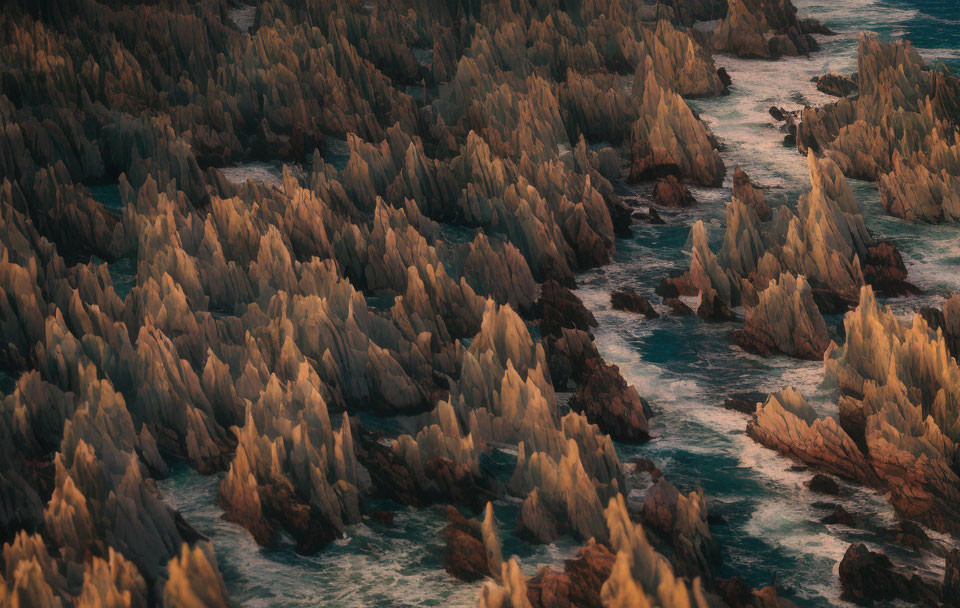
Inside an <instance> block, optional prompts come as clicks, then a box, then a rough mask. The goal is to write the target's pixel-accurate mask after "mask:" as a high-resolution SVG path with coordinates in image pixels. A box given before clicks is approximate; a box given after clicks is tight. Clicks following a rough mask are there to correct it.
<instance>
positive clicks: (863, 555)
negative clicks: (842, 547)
mask: <svg viewBox="0 0 960 608" xmlns="http://www.w3.org/2000/svg"><path fill="white" fill-rule="evenodd" d="M840 585H841V586H842V587H843V596H842V597H843V599H846V600H848V601H854V602H857V603H870V602H875V601H893V600H903V601H906V602H910V603H916V604H921V605H936V604H937V603H939V595H940V593H939V590H938V589H937V588H936V587H935V586H934V585H932V584H930V583H928V582H926V581H924V580H922V579H921V578H920V577H919V576H917V575H913V576H912V577H907V576H906V575H904V574H901V573H900V572H897V571H895V570H894V568H893V563H892V562H891V561H890V559H889V558H888V557H887V556H886V555H884V554H882V553H875V552H873V551H870V550H869V549H867V547H866V546H865V545H863V544H862V543H858V544H855V545H850V547H849V548H848V549H847V551H846V553H844V554H843V560H841V562H840Z"/></svg>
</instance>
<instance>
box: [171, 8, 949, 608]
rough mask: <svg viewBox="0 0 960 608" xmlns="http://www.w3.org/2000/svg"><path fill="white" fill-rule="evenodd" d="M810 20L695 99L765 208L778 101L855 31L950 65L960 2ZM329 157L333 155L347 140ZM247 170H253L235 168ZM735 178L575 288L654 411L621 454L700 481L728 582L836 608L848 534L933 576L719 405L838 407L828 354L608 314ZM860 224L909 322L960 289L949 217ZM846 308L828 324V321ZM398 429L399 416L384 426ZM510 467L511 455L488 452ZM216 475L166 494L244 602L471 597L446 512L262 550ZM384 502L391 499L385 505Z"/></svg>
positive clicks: (837, 55)
mask: <svg viewBox="0 0 960 608" xmlns="http://www.w3.org/2000/svg"><path fill="white" fill-rule="evenodd" d="M794 3H795V4H796V5H797V6H798V8H799V10H800V12H801V14H802V15H804V16H813V17H817V18H819V19H821V20H822V21H823V22H824V23H826V24H827V25H829V26H830V27H831V28H833V29H834V30H835V31H837V32H838V35H837V36H832V37H821V38H820V41H821V44H822V50H821V51H820V52H819V53H816V54H815V55H813V56H811V57H809V58H789V59H782V60H780V61H776V62H767V61H747V60H740V59H735V58H731V57H724V56H720V57H718V58H717V62H718V64H719V65H722V66H724V67H725V68H726V69H727V71H728V72H729V73H730V75H731V77H732V79H733V82H734V87H733V89H732V91H731V94H730V95H729V96H726V97H722V98H718V99H711V100H699V101H697V102H696V103H694V104H693V105H694V106H695V109H696V110H697V111H698V112H699V113H700V114H701V116H702V117H703V118H704V119H705V120H706V121H707V122H708V123H709V125H710V127H711V128H712V129H713V131H714V132H715V134H716V135H717V136H718V137H719V138H721V139H722V140H723V142H724V144H725V149H724V150H723V156H724V161H725V162H726V164H727V166H728V168H729V169H730V174H731V175H732V169H733V168H734V167H736V166H740V167H742V168H743V169H744V170H745V171H747V172H748V173H749V174H750V176H751V177H752V178H753V179H754V181H756V182H758V183H759V184H761V185H763V186H764V187H766V188H767V199H768V202H769V203H770V204H771V205H772V206H773V205H779V204H788V205H794V204H795V203H796V200H797V197H798V196H799V195H800V194H801V193H802V192H803V191H804V190H805V189H806V188H807V187H808V180H807V173H806V163H805V160H804V159H803V158H802V157H801V156H800V155H798V154H797V152H796V151H795V150H793V149H788V148H785V147H784V146H783V145H782V143H781V141H782V134H781V133H779V132H778V131H777V128H776V125H775V124H774V121H773V119H772V118H770V116H769V114H768V111H767V110H768V108H769V107H770V106H772V105H777V106H781V107H784V108H787V109H799V108H800V107H802V106H803V105H805V104H819V103H825V102H828V101H830V99H829V98H827V97H825V96H824V95H822V94H821V93H819V92H818V91H817V90H816V89H815V87H814V85H813V83H812V82H811V78H813V77H815V76H817V75H820V74H822V73H824V72H827V71H837V72H846V73H849V72H852V71H854V70H855V69H856V45H857V32H858V31H860V30H871V31H874V32H877V33H879V34H880V35H881V36H882V37H884V38H887V39H891V38H903V37H906V38H909V39H910V40H912V41H913V42H914V44H915V45H916V46H917V47H918V49H919V50H920V51H921V53H922V54H923V56H924V57H925V58H926V59H927V60H928V61H930V62H938V63H942V64H943V65H944V66H946V67H947V68H948V69H951V70H958V69H960V7H958V3H957V1H956V0H897V1H896V2H893V1H880V0H876V1H873V0H829V1H827V0H794ZM333 153H334V154H335V155H336V156H337V158H336V159H335V160H336V161H337V162H342V161H343V158H342V155H343V154H344V149H343V146H342V145H341V146H338V147H337V149H336V150H334V151H333ZM245 171H246V173H245ZM276 174H277V170H276V168H275V167H273V166H269V165H264V164H260V165H256V166H251V167H243V168H238V170H237V171H236V174H235V175H233V176H232V178H239V179H242V178H244V177H247V176H248V175H249V176H252V177H255V178H259V179H264V180H271V179H272V180H275V179H276ZM729 186H730V183H729V179H728V183H727V184H726V187H723V188H719V189H699V188H698V189H694V194H695V195H696V196H697V198H698V200H699V201H700V204H699V205H698V206H697V207H695V208H693V209H690V210H687V211H684V212H683V213H681V214H677V215H671V216H666V220H667V223H666V224H664V225H660V226H646V225H638V226H636V227H634V229H633V235H632V236H631V237H630V238H627V239H622V240H621V241H619V242H618V253H617V257H616V261H615V263H614V264H612V265H610V266H607V267H605V268H602V269H598V270H596V271H593V272H590V273H587V274H584V275H583V276H581V277H580V278H579V285H580V287H579V290H578V294H579V295H580V297H581V298H583V300H584V301H585V303H586V304H587V305H588V306H589V307H590V308H591V309H592V310H593V311H594V312H595V314H596V315H597V318H598V320H599V321H600V328H599V329H598V330H597V331H596V332H595V333H596V335H597V341H598V345H599V347H600V349H601V351H602V353H603V355H604V356H605V357H606V358H607V359H608V361H610V362H611V363H615V364H617V365H619V366H620V368H621V371H622V372H623V374H624V375H625V376H626V378H627V379H628V381H630V382H631V383H633V384H635V385H636V386H637V389H638V390H639V392H640V394H641V395H644V396H646V397H647V398H648V399H649V400H650V401H651V403H652V404H653V406H654V409H655V410H656V412H657V414H658V415H657V417H656V418H655V419H654V424H653V433H654V438H653V440H652V441H651V442H649V443H647V444H644V445H642V446H626V445H622V446H619V451H620V455H621V458H622V459H623V460H625V461H626V460H628V459H629V458H630V457H632V456H635V455H643V456H646V457H649V458H652V459H653V460H654V461H655V462H656V463H657V464H658V465H659V466H660V467H661V469H663V470H664V472H665V473H666V475H667V476H668V478H670V479H671V480H672V481H673V482H674V483H675V484H677V485H678V486H680V488H681V489H682V490H689V489H691V488H693V487H695V486H698V485H699V486H702V487H703V488H704V490H705V492H706V494H707V496H708V501H709V504H710V508H711V511H712V512H714V513H716V514H718V515H720V516H721V517H722V520H723V523H720V524H718V525H713V526H712V530H713V532H714V534H715V536H716V537H717V538H718V540H719V541H720V543H721V544H722V546H723V547H724V564H725V565H724V570H723V572H722V573H721V574H724V575H734V574H736V575H739V576H742V577H743V578H745V579H746V581H747V582H748V583H749V584H750V585H752V586H759V585H765V584H770V583H777V584H778V585H779V586H780V588H781V589H783V590H784V592H785V595H787V596H788V597H790V598H791V599H793V600H794V601H796V602H797V603H798V604H799V605H801V606H835V605H843V602H841V601H840V599H839V595H840V590H839V584H838V582H837V566H838V563H839V560H840V558H841V557H842V555H843V552H844V551H845V550H846V548H847V546H848V545H849V544H850V543H851V542H855V541H861V542H866V543H867V544H868V545H871V546H874V547H882V548H883V549H884V550H885V551H886V552H887V553H888V554H889V555H890V556H891V557H892V558H893V559H894V561H895V562H898V563H902V564H906V565H909V566H911V567H913V568H915V569H916V570H918V571H920V572H921V573H927V574H928V575H929V576H931V577H938V576H942V570H940V569H942V560H941V561H940V563H939V564H938V563H937V561H936V560H933V559H927V558H926V557H925V556H923V555H917V554H915V553H908V552H905V551H902V550H898V549H897V548H896V547H895V546H894V545H892V544H891V543H889V537H888V534H887V533H886V532H885V529H886V528H888V527H889V526H890V525H892V524H893V522H894V521H895V520H894V515H893V512H892V510H891V509H890V507H889V506H888V504H887V503H886V501H885V500H884V498H883V497H882V496H880V495H878V494H877V493H875V492H871V491H866V490H863V489H859V488H855V487H852V486H847V487H845V490H846V491H845V494H844V495H843V496H841V497H839V498H838V499H836V500H833V499H831V500H832V501H833V502H837V503H839V504H842V505H843V506H844V507H845V508H846V509H847V510H848V511H850V512H852V513H854V514H855V515H856V516H857V517H858V518H859V519H860V520H861V522H862V523H863V525H862V526H861V527H860V528H858V529H856V530H854V529H850V528H845V527H843V526H839V525H825V524H822V523H819V520H820V519H821V518H822V517H823V516H824V515H826V514H827V512H826V511H825V510H824V509H823V507H822V505H819V506H818V505H817V504H816V503H817V502H818V501H820V500H823V498H822V497H818V496H816V495H814V494H812V493H810V492H809V491H808V490H807V489H806V488H805V487H804V485H803V482H804V481H806V480H808V479H809V478H810V475H811V474H810V473H809V472H804V471H800V470H796V468H795V467H794V466H793V465H794V463H792V462H791V461H788V460H786V459H784V458H781V457H780V456H778V455H776V454H775V453H774V452H772V451H770V450H767V449H765V448H762V447H760V446H758V445H757V444H755V443H754V442H753V441H752V440H750V439H749V438H748V437H747V436H746V435H745V432H744V430H745V426H746V422H747V418H746V417H745V416H743V415H741V414H738V413H735V412H730V411H727V410H725V409H723V408H722V407H721V405H722V403H723V401H724V399H725V398H726V397H727V396H729V395H730V394H733V393H737V392H745V391H774V390H778V389H780V388H783V387H785V386H788V385H790V386H794V387H796V388H797V389H799V390H801V391H802V392H803V393H804V394H806V395H807V396H808V397H809V398H811V402H812V403H813V404H814V405H815V407H817V408H818V409H819V410H820V411H821V412H823V413H831V412H835V410H836V406H835V404H834V403H833V401H832V395H831V394H830V393H829V392H827V391H824V390H821V389H820V386H819V385H820V382H821V380H822V364H821V363H818V362H798V361H795V360H791V359H788V358H781V357H774V358H770V359H761V358H759V357H754V356H752V355H748V354H745V353H744V352H742V351H740V350H739V349H737V348H736V347H734V346H733V345H732V342H731V340H730V332H731V331H732V330H733V329H734V328H735V325H734V324H710V325H707V324H704V323H701V322H700V321H699V320H697V319H696V318H675V317H669V316H663V317H662V318H661V319H658V320H653V321H642V320H638V317H636V316H633V315H626V314H624V313H619V312H616V311H612V310H611V309H610V308H609V300H608V298H609V292H610V290H611V289H613V288H616V287H621V286H632V287H634V288H635V289H637V291H639V292H641V293H644V294H645V295H647V296H653V290H654V288H655V286H656V285H657V283H658V282H659V280H660V279H661V278H662V277H663V276H664V275H666V274H667V273H668V272H669V271H670V270H672V269H675V268H681V267H685V266H686V264H687V262H686V256H685V254H684V248H685V246H686V242H687V236H688V233H689V229H690V226H691V225H692V224H693V223H694V222H695V221H696V220H698V219H702V220H704V222H705V223H706V224H707V226H708V229H709V231H710V236H711V239H712V241H713V243H714V245H715V246H719V241H720V239H721V237H722V232H723V209H724V204H725V203H726V202H727V201H728V200H729V197H730V194H731V191H730V188H729ZM853 186H854V190H855V193H856V195H857V198H858V201H859V203H860V205H861V206H862V208H863V210H864V215H865V217H866V221H867V226H868V227H869V228H870V230H871V231H872V232H873V233H874V234H875V235H877V236H879V237H882V238H887V239H890V240H892V241H893V242H895V243H896V245H897V246H898V247H899V248H900V250H901V252H902V253H903V255H904V258H905V261H906V263H907V265H908V268H909V272H910V279H911V280H912V281H913V282H914V283H915V284H917V285H918V286H919V287H920V288H921V289H923V290H924V292H925V293H924V295H923V296H920V297H914V298H909V299H900V300H895V301H892V302H891V304H893V305H894V306H895V307H896V309H897V310H900V311H902V312H903V313H904V314H909V313H911V312H912V311H913V310H915V309H916V308H917V307H919V306H920V305H922V304H926V303H928V302H936V301H937V300H938V299H939V298H941V297H942V296H943V295H944V294H946V293H948V292H950V291H957V290H960V238H958V237H960V234H958V230H960V229H958V228H957V227H956V226H927V225H911V224H907V223H905V222H902V221H900V220H897V219H895V218H890V217H886V216H884V215H883V212H882V209H881V208H880V203H879V196H878V194H877V190H876V187H875V186H874V185H873V184H868V183H860V182H855V183H853ZM839 322H840V319H839V318H830V319H828V323H829V324H832V325H836V324H837V323H839ZM392 424H395V425H397V427H398V428H403V424H404V421H392ZM495 457H496V458H499V459H501V460H502V462H500V463H499V464H500V465H502V468H503V469H504V470H505V471H508V470H509V467H510V465H511V462H512V457H511V455H509V454H497V455H496V456H495ZM218 482H219V478H217V477H216V476H214V477H202V476H199V475H197V474H196V473H193V472H191V471H189V470H188V469H187V468H185V467H183V468H179V469H177V470H175V472H174V474H173V475H172V476H171V477H170V478H169V479H167V480H164V481H162V482H161V484H160V485H161V488H162V490H163V492H164V494H165V498H166V500H167V502H169V503H170V504H171V505H172V506H174V507H176V508H178V509H180V511H181V512H182V513H183V515H184V517H185V518H186V519H187V520H188V521H189V522H190V523H192V524H193V525H194V526H196V527H197V528H198V529H199V530H200V532H202V533H203V534H206V535H207V536H209V537H210V538H211V539H212V540H213V541H214V543H215V546H216V550H217V556H218V560H219V563H220V567H221V569H222V570H223V572H224V575H225V577H226V579H227V581H228V585H229V586H230V590H231V592H232V594H233V595H234V597H235V598H236V599H237V601H238V602H239V603H240V604H242V605H244V606H382V607H387V606H471V605H474V603H475V598H476V593H477V589H478V586H477V585H467V584H462V583H459V582H457V581H454V580H453V579H452V578H451V577H449V576H448V575H446V573H445V572H444V571H443V570H442V565H441V558H442V536H441V530H442V528H443V526H444V523H445V522H444V518H443V513H442V511H440V510H435V509H424V510H419V511H418V510H406V509H400V510H399V511H398V512H397V514H396V525H395V526H394V527H393V528H385V527H382V526H379V525H377V524H373V523H370V524H369V525H366V524H362V525H358V526H354V527H352V528H350V530H349V532H348V535H347V537H346V538H344V539H341V540H340V541H337V542H336V543H335V544H334V545H333V546H332V547H330V548H328V549H327V550H325V551H324V552H322V553H320V554H318V555H316V556H312V557H304V556H300V555H297V554H295V553H294V552H293V550H292V543H288V544H287V545H286V546H284V547H281V548H279V549H276V550H271V551H265V550H261V549H259V548H258V547H257V546H256V544H255V543H254V541H253V540H252V538H251V537H250V535H249V534H248V533H247V532H246V531H245V530H243V529H242V528H240V527H238V526H235V525H233V524H230V523H227V522H225V521H223V520H222V519H221V514H222V512H221V510H220V509H219V507H218V506H217V504H216V485H217V483H218ZM393 508H396V506H394V507H393ZM516 508H517V503H516V502H511V501H508V500H505V501H501V502H500V504H498V505H497V510H498V513H499V514H500V515H501V516H502V517H501V519H502V520H504V521H512V517H511V513H510V512H511V511H512V510H515V509H516ZM504 534H505V538H504V544H505V547H504V553H505V554H510V553H515V554H517V555H519V556H520V557H521V560H522V563H523V566H524V569H525V570H526V571H527V572H528V573H530V574H532V573H533V572H535V570H536V567H537V564H538V563H553V564H557V563H560V562H561V561H562V560H563V559H564V558H566V557H568V556H570V555H571V554H572V553H573V552H574V551H575V550H576V547H575V545H574V544H573V543H572V542H565V543H557V544H553V545H547V546H540V547H533V546H529V545H526V544H524V543H523V542H521V541H520V540H518V539H516V538H513V537H511V536H510V534H509V531H508V530H505V531H504Z"/></svg>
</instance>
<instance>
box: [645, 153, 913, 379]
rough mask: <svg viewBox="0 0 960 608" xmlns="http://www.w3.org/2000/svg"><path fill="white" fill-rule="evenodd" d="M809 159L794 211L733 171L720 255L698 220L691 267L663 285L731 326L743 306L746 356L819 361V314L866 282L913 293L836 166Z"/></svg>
mask: <svg viewBox="0 0 960 608" xmlns="http://www.w3.org/2000/svg"><path fill="white" fill-rule="evenodd" d="M807 162H808V166H809V173H810V184H811V190H810V192H808V193H806V194H803V195H802V196H801V197H800V200H799V201H798V203H797V208H796V212H794V211H792V210H791V209H790V208H789V207H787V206H786V205H784V206H781V207H780V209H779V210H777V211H776V212H773V211H771V210H770V208H769V207H768V206H767V203H766V201H765V198H764V194H763V191H762V189H760V188H759V187H757V186H756V185H755V184H754V183H753V182H752V181H751V180H750V179H749V177H748V176H747V175H746V174H745V173H744V172H743V171H741V170H740V169H737V171H736V172H735V176H734V188H733V197H732V199H731V202H730V203H728V204H727V207H726V226H725V232H724V238H723V244H722V246H721V248H720V250H719V251H718V252H716V253H714V252H713V250H712V249H711V248H710V246H709V244H708V239H707V232H706V227H705V225H704V224H703V222H702V221H698V222H697V223H695V224H694V225H693V228H692V229H691V232H690V243H691V258H690V268H689V270H687V271H686V272H684V273H682V274H681V275H679V276H675V277H670V278H667V279H665V280H664V281H663V283H662V284H661V286H660V288H659V293H660V294H661V295H662V296H664V297H666V298H671V297H676V296H678V295H686V296H698V297H699V306H698V308H697V314H698V315H699V316H700V317H702V318H704V319H706V320H732V319H734V318H735V315H734V312H733V310H734V309H735V308H738V307H743V309H744V327H743V329H740V330H737V331H735V332H734V340H735V341H736V343H737V344H739V345H740V346H741V347H742V348H744V349H745V350H747V351H749V352H752V353H757V354H760V355H764V356H766V355H770V354H773V353H775V352H780V353H784V354H786V355H789V356H793V357H798V358H803V359H814V360H816V359H820V358H822V357H823V354H824V352H825V351H826V349H827V346H828V344H829V342H830V340H829V337H828V333H827V326H826V323H825V322H824V320H823V316H822V313H834V312H839V311H842V310H844V309H846V308H848V307H850V306H852V305H854V304H855V303H856V301H857V297H858V294H859V291H860V289H861V288H862V287H863V286H864V285H873V286H875V287H876V288H877V289H878V290H881V291H883V292H884V293H887V294H893V295H898V294H904V293H911V292H912V291H914V289H915V288H914V287H913V286H912V285H911V284H910V283H908V282H907V281H906V268H905V266H904V264H903V261H902V259H901V257H900V254H899V253H898V252H897V250H896V248H895V247H894V246H893V245H892V244H890V243H888V242H886V241H879V240H877V239H875V238H874V237H873V236H872V235H871V234H870V233H869V232H868V231H867V228H866V225H865V224H864V221H863V216H862V214H861V212H860V208H859V206H858V204H857V201H856V199H855V198H854V196H853V192H852V190H851V189H850V186H849V185H848V184H847V182H846V179H844V177H843V174H842V173H841V172H840V169H839V167H838V166H837V164H836V163H834V162H833V161H832V160H830V159H829V158H826V157H822V158H821V157H817V156H816V155H815V154H814V153H813V152H812V151H809V152H808V154H807Z"/></svg>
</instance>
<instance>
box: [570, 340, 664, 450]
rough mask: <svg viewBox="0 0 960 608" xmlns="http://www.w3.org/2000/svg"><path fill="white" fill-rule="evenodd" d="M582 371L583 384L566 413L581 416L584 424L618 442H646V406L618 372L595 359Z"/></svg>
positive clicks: (647, 436)
mask: <svg viewBox="0 0 960 608" xmlns="http://www.w3.org/2000/svg"><path fill="white" fill-rule="evenodd" d="M586 368H587V369H586V370H585V372H584V374H583V377H584V381H583V382H581V383H580V384H579V385H578V386H577V392H576V393H575V394H574V396H573V397H572V398H571V399H570V409H572V410H575V411H578V412H583V413H584V414H585V415H586V416H587V420H589V421H590V422H591V423H593V424H596V425H598V426H599V427H600V430H601V431H603V432H604V433H607V434H609V435H610V436H611V437H613V438H614V439H617V440H619V441H646V440H647V439H649V438H650V433H649V431H650V427H649V423H648V422H647V418H649V417H650V416H651V415H652V412H651V410H650V406H649V405H648V404H647V402H646V401H645V400H644V399H643V398H641V397H640V395H638V394H637V390H636V389H635V388H633V387H632V386H630V385H629V384H627V381H626V380H624V379H623V376H621V375H620V369H619V368H617V366H615V365H609V364H607V363H604V362H603V361H601V360H599V359H590V360H588V361H587V362H586Z"/></svg>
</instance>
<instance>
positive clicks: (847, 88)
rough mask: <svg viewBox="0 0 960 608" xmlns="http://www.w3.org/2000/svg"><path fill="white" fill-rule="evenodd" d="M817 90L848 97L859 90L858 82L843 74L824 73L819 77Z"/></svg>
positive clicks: (835, 95)
mask: <svg viewBox="0 0 960 608" xmlns="http://www.w3.org/2000/svg"><path fill="white" fill-rule="evenodd" d="M817 90H818V91H820V92H821V93H826V94H827V95H833V96H834V97H847V96H848V95H851V94H853V93H856V92H857V90H858V87H857V83H856V82H854V81H853V79H852V78H849V77H848V76H844V75H843V74H836V73H832V72H831V73H830V74H823V75H822V76H820V77H819V78H817Z"/></svg>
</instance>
